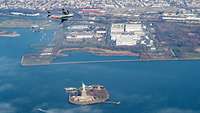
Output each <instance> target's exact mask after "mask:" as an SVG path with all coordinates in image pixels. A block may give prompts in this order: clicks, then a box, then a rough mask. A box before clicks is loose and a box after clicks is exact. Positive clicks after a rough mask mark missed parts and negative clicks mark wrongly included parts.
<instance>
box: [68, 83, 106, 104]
mask: <svg viewBox="0 0 200 113" xmlns="http://www.w3.org/2000/svg"><path fill="white" fill-rule="evenodd" d="M65 91H66V92H67V93H68V94H69V102H70V103H72V104H77V105H89V104H97V103H105V102H106V101H107V100H108V99H109V94H108V92H107V90H106V89H105V88H104V86H102V85H90V86H86V85H85V84H84V83H82V87H80V88H79V89H76V88H65Z"/></svg>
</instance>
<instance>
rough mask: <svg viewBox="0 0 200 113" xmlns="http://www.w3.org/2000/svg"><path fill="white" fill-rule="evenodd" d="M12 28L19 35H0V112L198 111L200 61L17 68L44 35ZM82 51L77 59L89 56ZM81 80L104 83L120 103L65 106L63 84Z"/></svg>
mask: <svg viewBox="0 0 200 113" xmlns="http://www.w3.org/2000/svg"><path fill="white" fill-rule="evenodd" d="M10 30H11V31H18V32H19V33H22V35H21V37H19V38H16V39H9V38H1V39H0V51H1V52H0V64H1V65H0V113H41V112H39V111H37V110H36V109H38V108H42V109H44V110H45V111H46V112H47V113H200V96H199V95H200V82H199V81H200V71H199V67H200V62H197V61H192V62H180V61H171V62H130V63H127V62H126V63H105V64H81V65H78V64H76V65H54V66H41V67H21V66H20V59H21V56H22V55H24V54H25V53H28V52H31V51H32V50H30V44H36V43H38V42H39V41H40V40H41V37H42V36H41V33H32V32H31V31H30V30H29V29H14V30H13V29H10ZM80 54H81V53H79V56H78V57H79V58H80V59H81V58H82V57H84V58H87V57H88V58H90V57H91V56H90V55H83V56H82V55H80ZM75 58H77V57H75ZM92 58H93V59H95V58H94V57H92ZM97 59H99V57H98V58H97ZM72 60H73V59H72ZM82 82H85V83H86V84H93V83H94V84H102V85H104V86H105V87H106V88H107V89H108V90H109V92H110V95H111V97H112V99H115V100H118V101H121V104H120V105H111V104H97V105H92V106H76V105H71V104H69V103H68V101H67V96H68V95H67V94H65V92H64V89H63V88H64V87H73V86H74V87H79V86H80V85H81V83H82Z"/></svg>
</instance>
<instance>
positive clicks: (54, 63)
mask: <svg viewBox="0 0 200 113" xmlns="http://www.w3.org/2000/svg"><path fill="white" fill-rule="evenodd" d="M153 61H200V59H133V60H99V61H95V60H94V61H68V62H52V63H50V62H48V63H38V64H36V63H34V64H25V63H23V58H22V61H21V65H22V66H45V65H68V64H96V63H117V62H153Z"/></svg>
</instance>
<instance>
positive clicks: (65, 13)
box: [48, 9, 74, 23]
mask: <svg viewBox="0 0 200 113" xmlns="http://www.w3.org/2000/svg"><path fill="white" fill-rule="evenodd" d="M62 13H63V14H62V15H51V12H50V11H48V17H49V18H50V19H54V20H61V23H63V22H64V21H67V20H68V19H69V18H71V17H73V16H74V14H72V13H69V11H68V10H67V11H65V9H62Z"/></svg>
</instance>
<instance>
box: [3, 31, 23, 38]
mask: <svg viewBox="0 0 200 113" xmlns="http://www.w3.org/2000/svg"><path fill="white" fill-rule="evenodd" d="M19 36H20V34H18V33H17V32H8V31H0V38H1V37H10V38H14V37H19Z"/></svg>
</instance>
